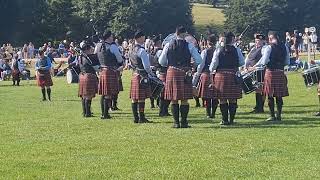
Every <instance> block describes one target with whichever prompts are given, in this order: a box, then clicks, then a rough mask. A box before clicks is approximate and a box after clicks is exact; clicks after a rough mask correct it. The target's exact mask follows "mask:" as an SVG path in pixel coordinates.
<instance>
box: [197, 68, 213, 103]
mask: <svg viewBox="0 0 320 180" xmlns="http://www.w3.org/2000/svg"><path fill="white" fill-rule="evenodd" d="M211 86H212V85H211V80H210V73H208V72H204V73H202V74H201V76H200V82H199V86H198V91H199V95H198V97H200V98H204V99H212V98H213V87H211Z"/></svg>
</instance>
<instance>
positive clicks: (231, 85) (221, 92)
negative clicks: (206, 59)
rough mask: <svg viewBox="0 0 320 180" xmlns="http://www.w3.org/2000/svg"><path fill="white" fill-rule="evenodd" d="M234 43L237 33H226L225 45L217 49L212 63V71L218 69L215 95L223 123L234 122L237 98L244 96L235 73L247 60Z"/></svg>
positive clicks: (215, 80)
mask: <svg viewBox="0 0 320 180" xmlns="http://www.w3.org/2000/svg"><path fill="white" fill-rule="evenodd" d="M234 44H235V35H234V34H233V33H232V32H228V33H226V34H225V40H224V44H223V46H224V47H223V46H221V47H218V48H217V49H216V50H215V52H214V54H213V58H212V62H211V64H210V71H211V72H213V71H214V70H216V74H215V77H214V80H213V87H214V93H213V97H214V98H216V99H219V101H220V110H221V114H222V122H221V125H231V124H233V123H234V118H235V115H236V111H237V107H238V105H237V99H240V98H242V90H241V84H239V82H236V78H235V77H236V76H235V74H236V73H237V71H238V68H239V67H240V66H243V65H244V63H245V62H244V57H243V55H242V52H241V50H240V49H239V48H236V47H235V46H234ZM229 114H230V118H229Z"/></svg>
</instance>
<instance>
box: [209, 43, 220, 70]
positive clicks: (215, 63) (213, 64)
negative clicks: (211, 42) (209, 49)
mask: <svg viewBox="0 0 320 180" xmlns="http://www.w3.org/2000/svg"><path fill="white" fill-rule="evenodd" d="M220 52H221V48H217V49H216V50H215V51H214V53H213V57H212V61H211V64H210V67H209V70H210V71H211V72H213V71H214V70H216V69H217V67H218V65H219V54H220Z"/></svg>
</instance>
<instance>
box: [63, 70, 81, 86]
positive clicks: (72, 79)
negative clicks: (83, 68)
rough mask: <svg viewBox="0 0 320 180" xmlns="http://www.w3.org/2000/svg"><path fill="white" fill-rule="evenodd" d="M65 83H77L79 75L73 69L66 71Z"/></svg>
mask: <svg viewBox="0 0 320 180" xmlns="http://www.w3.org/2000/svg"><path fill="white" fill-rule="evenodd" d="M66 76H67V83H68V84H71V83H79V75H78V74H77V73H76V72H75V70H74V69H68V71H67V75H66Z"/></svg>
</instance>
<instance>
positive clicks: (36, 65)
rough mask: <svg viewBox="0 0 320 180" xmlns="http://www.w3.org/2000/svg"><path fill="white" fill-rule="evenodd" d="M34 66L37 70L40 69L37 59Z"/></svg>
mask: <svg viewBox="0 0 320 180" xmlns="http://www.w3.org/2000/svg"><path fill="white" fill-rule="evenodd" d="M34 68H35V70H36V71H38V70H39V69H40V67H39V61H37V62H36V63H35V65H34Z"/></svg>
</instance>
